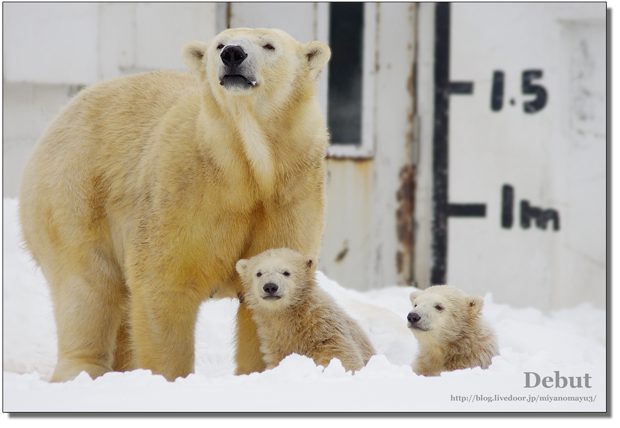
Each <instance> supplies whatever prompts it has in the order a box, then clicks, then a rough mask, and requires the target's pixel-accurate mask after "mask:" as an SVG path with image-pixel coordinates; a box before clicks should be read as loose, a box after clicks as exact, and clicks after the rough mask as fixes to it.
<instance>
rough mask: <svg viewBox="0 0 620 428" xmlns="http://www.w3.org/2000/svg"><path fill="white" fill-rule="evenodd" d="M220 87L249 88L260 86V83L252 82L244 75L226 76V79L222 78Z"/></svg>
mask: <svg viewBox="0 0 620 428" xmlns="http://www.w3.org/2000/svg"><path fill="white" fill-rule="evenodd" d="M220 85H222V86H223V87H225V88H226V87H228V86H232V87H240V86H241V87H243V86H245V87H247V86H252V87H255V86H256V85H258V82H257V81H256V80H250V79H248V78H247V77H245V76H244V75H242V74H226V75H224V77H222V80H220Z"/></svg>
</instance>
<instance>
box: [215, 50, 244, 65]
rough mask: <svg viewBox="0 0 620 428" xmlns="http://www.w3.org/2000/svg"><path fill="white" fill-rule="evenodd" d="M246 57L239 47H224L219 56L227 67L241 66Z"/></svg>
mask: <svg viewBox="0 0 620 428" xmlns="http://www.w3.org/2000/svg"><path fill="white" fill-rule="evenodd" d="M247 56H248V54H246V53H245V51H244V50H243V48H242V47H241V46H226V47H225V48H224V49H222V53H221V54H220V58H222V62H223V63H224V65H226V66H228V67H234V66H235V65H239V64H241V63H242V62H243V61H244V60H245V59H246V58H247Z"/></svg>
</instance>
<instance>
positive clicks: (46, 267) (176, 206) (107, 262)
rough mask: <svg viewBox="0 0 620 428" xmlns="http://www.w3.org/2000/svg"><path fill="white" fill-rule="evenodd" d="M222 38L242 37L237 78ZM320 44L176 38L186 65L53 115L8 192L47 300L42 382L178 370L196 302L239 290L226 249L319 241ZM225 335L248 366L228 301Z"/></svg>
mask: <svg viewBox="0 0 620 428" xmlns="http://www.w3.org/2000/svg"><path fill="white" fill-rule="evenodd" d="M233 45H234V46H239V45H243V46H245V47H246V49H247V55H248V58H247V61H248V64H249V66H248V67H246V68H245V69H244V70H243V71H241V72H239V73H246V75H248V76H250V74H253V75H252V76H250V77H252V79H254V80H253V83H252V84H247V85H241V86H240V85H238V84H230V83H229V82H228V80H227V77H226V73H227V71H226V67H224V66H223V65H222V62H223V61H222V60H221V57H220V55H221V52H223V48H225V47H228V46H233ZM267 45H269V46H270V48H269V46H267ZM271 48H273V49H271ZM329 56H330V51H329V48H328V47H327V46H325V45H324V44H322V43H319V42H312V43H309V44H306V45H302V44H300V43H299V42H297V41H295V40H294V39H293V38H292V37H290V36H289V35H287V34H286V33H284V32H282V31H279V30H266V29H257V30H251V29H231V30H226V31H224V32H223V33H221V34H220V35H218V36H216V37H215V38H214V39H213V40H211V41H210V42H209V43H206V44H205V43H201V42H191V43H188V44H187V45H186V46H185V47H184V48H183V50H182V57H183V59H184V61H185V63H186V64H187V65H188V67H189V68H190V69H191V70H192V72H168V71H160V72H153V73H145V74H137V75H131V76H127V77H121V78H118V79H114V80H110V81H105V82H102V83H99V84H97V85H94V86H92V87H90V88H88V89H86V90H84V91H82V92H81V93H80V94H79V95H78V96H76V97H75V99H74V100H73V101H72V102H71V103H69V105H67V106H66V107H65V108H64V109H63V110H62V111H61V113H60V114H59V116H58V117H57V119H56V120H55V121H54V122H53V123H52V124H50V126H49V127H48V128H47V129H46V131H45V133H44V134H43V136H42V137H41V140H40V141H39V143H38V145H37V146H36V148H35V149H34V151H33V153H32V155H31V157H30V159H29V161H28V163H27V165H26V168H25V172H24V176H23V179H22V184H21V190H20V218H21V223H22V227H23V235H24V240H25V243H26V245H27V247H28V249H29V250H30V252H31V253H32V255H33V257H34V259H35V260H36V261H37V263H38V264H39V265H40V266H41V268H42V270H43V273H44V275H45V277H46V278H47V280H48V282H49V285H50V287H51V295H52V299H53V303H54V311H55V317H56V323H57V328H58V353H59V356H58V365H57V367H56V370H55V372H54V375H53V377H52V381H66V380H69V379H72V378H74V377H75V376H77V374H78V373H79V372H81V371H82V370H86V371H87V372H88V373H89V374H90V375H91V376H92V377H96V376H99V375H101V374H103V373H105V372H108V371H110V370H127V369H131V368H145V369H151V370H152V371H153V372H154V373H159V374H162V375H164V376H165V377H166V378H167V379H170V380H172V379H175V378H177V377H179V376H186V375H188V374H189V373H191V372H192V371H193V367H194V326H195V322H196V316H197V312H198V307H199V305H200V303H201V302H202V301H203V300H205V299H207V298H209V297H211V296H214V295H217V296H237V295H239V294H240V293H241V284H240V281H239V278H238V276H237V275H236V272H235V263H236V262H237V260H239V259H240V258H243V257H246V258H249V257H252V256H254V255H256V254H259V253H261V252H263V251H264V250H266V249H269V248H273V247H282V246H287V247H290V248H293V249H296V250H298V251H300V252H302V253H304V254H318V253H319V250H320V244H321V234H322V232H323V226H324V211H325V190H324V185H325V184H324V174H325V170H324V168H325V167H324V158H325V150H326V147H327V144H328V136H327V132H326V128H325V125H324V119H323V117H322V115H321V112H320V109H319V105H318V102H317V99H316V77H317V75H318V73H319V72H320V70H321V69H322V68H323V66H324V65H325V64H326V62H327V61H328V59H329ZM237 72H238V70H237V71H234V70H233V73H237ZM239 79H240V78H239ZM236 335H237V337H236V339H237V354H236V363H237V373H250V372H253V371H260V370H263V369H264V363H263V361H262V355H261V353H260V350H259V348H258V340H257V338H256V326H255V324H254V322H253V321H252V318H251V312H250V311H249V310H248V308H247V306H246V305H245V304H244V303H242V304H241V305H240V308H239V312H238V316H237V332H236Z"/></svg>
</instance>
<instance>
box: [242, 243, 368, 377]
mask: <svg viewBox="0 0 620 428" xmlns="http://www.w3.org/2000/svg"><path fill="white" fill-rule="evenodd" d="M316 267H317V259H316V258H315V257H312V256H306V257H304V256H302V255H301V254H299V253H297V252H296V251H293V250H291V249H288V248H279V249H274V250H267V251H265V252H263V253H261V254H259V255H257V256H254V257H252V258H251V259H249V260H239V261H238V262H237V271H238V272H239V275H240V276H241V281H242V283H243V286H244V290H245V294H244V297H245V300H246V302H247V303H248V306H249V308H250V309H251V310H252V311H253V317H254V321H255V322H256V325H257V326H258V337H259V339H260V344H261V345H260V348H261V351H262V353H263V355H264V357H263V358H264V361H265V365H266V367H267V368H268V369H270V368H273V367H276V366H277V365H278V364H279V363H280V361H282V359H284V357H286V356H287V355H290V354H293V353H296V354H300V355H306V356H308V357H310V358H312V359H313V360H314V362H315V363H316V364H319V365H322V366H327V365H328V364H329V362H330V361H331V360H332V359H333V358H338V359H339V360H340V361H341V362H342V365H343V366H344V368H345V369H346V370H350V371H356V370H359V369H361V368H362V367H364V366H365V365H366V363H367V362H368V360H369V359H370V357H371V356H372V355H374V354H375V350H374V348H373V346H372V344H371V343H370V340H369V339H368V337H367V336H366V334H365V333H364V332H363V330H362V329H361V328H360V326H359V325H358V324H357V323H356V322H355V321H354V320H353V319H351V318H350V317H349V316H348V315H347V314H346V313H345V312H344V311H343V310H342V309H341V308H340V307H339V306H338V305H337V303H336V302H335V301H334V299H332V298H331V297H330V296H329V295H328V294H327V293H326V292H325V291H323V290H322V289H321V288H319V286H318V285H317V284H316V280H315V278H314V271H315V270H316ZM269 290H271V291H272V292H269Z"/></svg>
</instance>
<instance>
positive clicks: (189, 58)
mask: <svg viewBox="0 0 620 428" xmlns="http://www.w3.org/2000/svg"><path fill="white" fill-rule="evenodd" d="M207 46H208V45H207V44H206V43H202V42H189V43H188V44H186V45H185V46H183V49H181V58H183V62H184V63H185V65H187V66H188V67H189V69H190V70H192V71H202V70H203V68H204V65H203V63H202V59H203V58H204V56H205V52H206V51H207Z"/></svg>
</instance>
